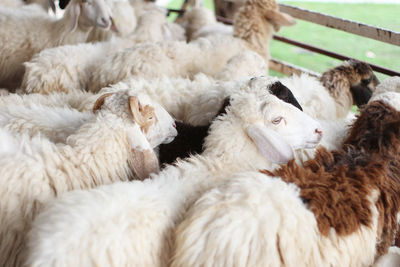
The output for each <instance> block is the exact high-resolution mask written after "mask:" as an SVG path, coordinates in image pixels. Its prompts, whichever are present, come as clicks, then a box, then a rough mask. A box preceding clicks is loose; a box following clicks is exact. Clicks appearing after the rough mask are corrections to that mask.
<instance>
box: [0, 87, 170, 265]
mask: <svg viewBox="0 0 400 267" xmlns="http://www.w3.org/2000/svg"><path fill="white" fill-rule="evenodd" d="M93 110H95V111H96V116H91V118H88V119H87V120H86V121H85V122H84V123H82V125H81V126H80V127H78V129H77V130H76V131H75V132H74V133H73V134H71V135H70V136H68V137H67V138H66V140H65V142H64V143H57V144H54V143H52V142H50V141H49V140H47V139H44V138H41V137H40V136H34V137H33V138H30V137H28V136H26V135H19V136H16V138H19V140H18V146H19V147H18V149H17V152H15V153H8V154H7V155H6V156H2V157H1V158H0V173H1V175H0V177H1V179H0V184H1V186H0V187H1V189H0V191H1V192H0V194H1V196H2V198H4V200H5V201H1V204H0V212H1V216H0V225H1V226H0V237H1V240H2V242H1V244H0V265H1V266H10V265H17V266H20V265H19V264H21V262H20V261H22V257H23V254H21V253H23V239H24V236H25V233H26V232H27V231H28V230H29V227H30V222H31V221H32V219H33V218H34V217H35V215H36V214H37V213H38V212H39V211H40V210H41V208H42V206H43V204H45V203H46V202H48V201H49V200H51V199H53V198H54V197H56V196H58V195H60V194H62V193H64V192H66V191H69V190H73V189H85V188H86V189H87V188H92V187H95V186H97V185H101V184H109V183H112V182H115V181H121V180H122V181H126V180H129V179H133V178H135V179H138V178H139V179H143V178H145V177H147V176H148V175H149V173H150V172H157V171H158V160H157V157H156V155H155V153H154V151H153V148H154V147H156V146H157V145H159V144H160V143H162V142H170V141H172V139H173V138H174V136H175V135H176V134H177V133H176V129H175V128H174V121H173V119H172V117H170V116H169V114H168V113H167V112H166V111H165V110H164V109H163V108H162V107H161V106H159V105H158V104H156V103H154V102H153V101H151V100H150V98H149V97H148V96H146V95H145V94H143V93H140V92H136V93H135V94H132V93H129V91H127V90H122V91H119V92H115V93H107V94H104V95H102V96H101V97H99V98H98V100H97V101H96V103H95V104H94V107H93ZM50 111H51V110H50V109H49V112H50ZM42 116H44V117H45V116H46V113H44V114H42ZM1 150H2V148H0V151H1ZM7 150H9V151H10V149H7Z"/></svg>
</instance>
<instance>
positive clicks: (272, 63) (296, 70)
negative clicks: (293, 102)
mask: <svg viewBox="0 0 400 267" xmlns="http://www.w3.org/2000/svg"><path fill="white" fill-rule="evenodd" d="M269 68H270V69H271V70H274V71H277V72H280V73H283V74H285V75H288V76H291V75H293V74H297V75H300V74H302V73H307V74H308V75H310V76H314V77H318V78H319V77H320V76H321V74H319V73H317V72H314V71H312V70H309V69H305V68H302V67H299V66H296V65H293V64H291V63H288V62H285V61H281V60H278V59H275V58H271V59H270V60H269Z"/></svg>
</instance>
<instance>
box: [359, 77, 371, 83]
mask: <svg viewBox="0 0 400 267" xmlns="http://www.w3.org/2000/svg"><path fill="white" fill-rule="evenodd" d="M371 81H372V77H370V78H368V79H362V80H361V82H362V83H363V84H369V83H370V82H371Z"/></svg>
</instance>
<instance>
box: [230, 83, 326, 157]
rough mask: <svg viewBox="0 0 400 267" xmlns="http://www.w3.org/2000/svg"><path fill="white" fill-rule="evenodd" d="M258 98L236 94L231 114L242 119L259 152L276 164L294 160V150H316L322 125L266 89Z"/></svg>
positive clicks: (260, 91)
mask: <svg viewBox="0 0 400 267" xmlns="http://www.w3.org/2000/svg"><path fill="white" fill-rule="evenodd" d="M256 91H257V92H256V94H255V95H251V94H250V95H248V96H247V97H243V98H242V97H240V96H238V95H233V96H232V100H231V107H229V108H228V111H230V112H233V113H234V114H235V115H236V116H238V117H240V119H241V120H242V121H243V124H244V125H245V131H246V133H247V135H248V136H249V137H250V139H252V141H253V142H254V144H255V145H256V147H257V149H258V150H259V152H260V153H261V154H262V155H263V156H264V157H265V158H267V159H268V160H269V161H271V162H274V163H285V162H287V161H288V160H290V159H291V158H293V149H299V148H312V147H315V146H316V145H317V144H318V143H319V141H320V140H321V137H322V131H321V126H320V125H319V123H318V122H316V121H315V120H314V119H312V118H310V117H309V116H308V115H306V114H305V113H303V112H302V111H300V110H299V109H298V108H296V107H295V106H293V105H291V104H288V103H285V102H283V101H281V100H279V99H278V98H277V97H275V96H274V95H271V94H269V93H268V91H267V90H265V88H258V90H257V89H256Z"/></svg>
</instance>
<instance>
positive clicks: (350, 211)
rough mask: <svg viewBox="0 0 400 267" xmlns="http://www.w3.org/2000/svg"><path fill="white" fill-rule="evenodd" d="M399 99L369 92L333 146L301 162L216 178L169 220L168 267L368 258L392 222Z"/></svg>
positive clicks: (397, 217) (347, 262) (397, 205)
mask: <svg viewBox="0 0 400 267" xmlns="http://www.w3.org/2000/svg"><path fill="white" fill-rule="evenodd" d="M388 96H390V98H389V97H388ZM399 101H400V94H396V93H394V94H393V93H389V94H388V93H385V94H380V95H376V96H374V97H373V98H371V100H370V102H369V103H368V105H367V106H365V107H364V108H363V109H362V111H361V114H360V116H359V117H358V118H357V120H356V121H355V122H354V124H353V126H352V128H351V130H350V133H349V135H348V137H347V138H346V140H345V141H344V144H343V146H342V148H341V149H339V150H336V151H332V152H328V151H327V150H326V149H325V148H323V147H322V148H320V149H319V150H318V153H317V155H316V157H315V159H313V160H310V161H308V162H306V163H305V166H304V167H300V166H298V165H297V164H296V163H294V162H293V161H291V162H289V163H288V164H287V165H286V166H284V165H282V166H281V167H280V168H279V169H276V170H274V171H266V170H265V171H261V172H246V173H240V174H236V175H234V176H233V177H232V176H231V177H229V178H226V179H225V181H226V182H225V183H221V184H220V185H219V186H218V187H216V188H213V189H212V190H210V191H209V192H207V193H206V194H204V195H203V196H202V197H201V198H199V200H198V201H197V202H196V203H195V204H194V205H193V206H192V207H191V209H190V211H189V212H188V213H187V216H186V218H185V219H184V221H183V222H182V223H181V224H180V225H179V226H178V227H177V230H176V232H175V241H176V242H175V247H174V256H173V261H172V264H171V266H172V267H176V266H258V265H263V266H370V265H371V264H373V262H374V260H375V259H376V258H377V257H378V256H380V255H382V254H384V253H386V252H387V250H388V247H389V246H390V245H391V244H392V242H393V240H394V237H395V234H396V230H397V227H398V224H399V223H400V195H399V190H400V175H399V174H400V173H399V170H400V169H399V167H400V162H399V158H398V153H399V150H400V139H399V137H398V136H399V134H400V106H399V105H398V103H399Z"/></svg>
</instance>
